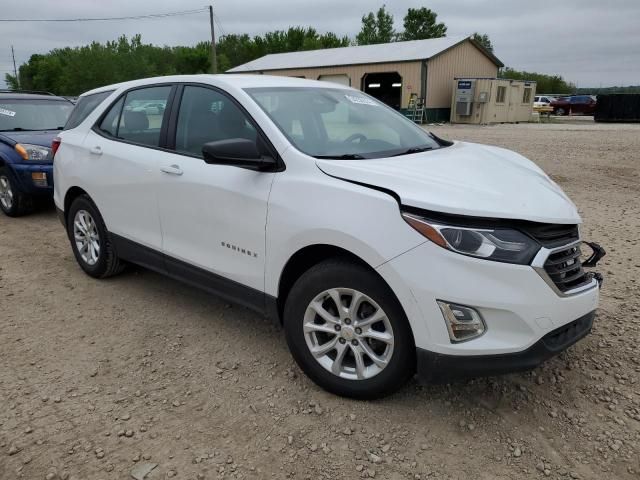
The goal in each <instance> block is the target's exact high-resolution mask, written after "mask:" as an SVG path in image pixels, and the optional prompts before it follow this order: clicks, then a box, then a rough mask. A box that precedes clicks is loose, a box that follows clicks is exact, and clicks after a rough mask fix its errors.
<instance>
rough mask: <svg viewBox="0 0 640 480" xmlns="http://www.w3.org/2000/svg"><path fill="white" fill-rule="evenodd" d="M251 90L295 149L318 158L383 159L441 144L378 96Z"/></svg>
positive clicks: (312, 90) (303, 89) (287, 89)
mask: <svg viewBox="0 0 640 480" xmlns="http://www.w3.org/2000/svg"><path fill="white" fill-rule="evenodd" d="M246 92H247V93H248V94H249V95H250V96H251V98H253V99H254V100H255V101H256V102H257V103H258V105H260V107H261V108H262V109H263V110H264V111H265V112H266V113H267V115H269V117H270V118H271V119H272V120H273V121H274V123H275V124H276V125H277V126H278V128H279V129H280V130H281V131H282V133H284V135H286V136H287V138H288V139H289V141H290V142H291V143H292V144H293V145H295V147H296V148H297V149H298V150H300V151H302V152H304V153H306V154H307V155H311V156H313V157H318V158H344V159H350V158H353V159H361V158H380V157H388V156H393V155H402V154H408V153H416V152H419V151H423V150H430V149H434V148H438V147H439V144H438V143H437V142H436V140H434V138H433V137H432V136H431V135H429V134H428V133H427V132H426V131H424V130H423V129H422V128H420V127H419V126H417V125H416V124H414V123H413V122H411V121H410V120H408V119H407V118H405V117H403V116H402V115H401V114H399V113H398V112H396V111H394V110H392V109H391V108H389V107H387V106H386V105H384V104H383V103H380V102H379V101H378V100H376V99H374V98H372V97H369V96H368V95H365V94H363V93H361V92H358V91H354V90H345V89H336V88H330V87H327V88H324V87H312V88H309V87H281V88H249V89H246Z"/></svg>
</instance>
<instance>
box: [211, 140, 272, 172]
mask: <svg viewBox="0 0 640 480" xmlns="http://www.w3.org/2000/svg"><path fill="white" fill-rule="evenodd" d="M202 155H203V156H204V161H205V162H206V163H209V164H216V165H235V166H237V167H241V168H248V169H250V170H268V169H270V168H273V167H275V165H276V161H275V159H273V158H271V157H268V156H264V155H262V154H261V153H260V151H259V150H258V145H257V144H256V142H253V141H251V140H247V139H246V138H230V139H228V140H218V141H217V142H208V143H205V144H204V145H203V146H202Z"/></svg>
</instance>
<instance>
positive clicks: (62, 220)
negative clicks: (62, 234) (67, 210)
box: [56, 207, 67, 230]
mask: <svg viewBox="0 0 640 480" xmlns="http://www.w3.org/2000/svg"><path fill="white" fill-rule="evenodd" d="M56 215H58V220H60V223H61V224H62V226H63V227H64V228H65V230H66V229H67V222H66V217H65V215H64V210H62V209H61V208H58V207H56Z"/></svg>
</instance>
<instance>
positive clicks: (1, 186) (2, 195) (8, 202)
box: [0, 175, 13, 210]
mask: <svg viewBox="0 0 640 480" xmlns="http://www.w3.org/2000/svg"><path fill="white" fill-rule="evenodd" d="M0 203H2V206H3V207H4V209H5V210H11V207H13V190H12V189H11V183H10V182H9V178H8V177H6V176H5V175H2V176H1V177H0Z"/></svg>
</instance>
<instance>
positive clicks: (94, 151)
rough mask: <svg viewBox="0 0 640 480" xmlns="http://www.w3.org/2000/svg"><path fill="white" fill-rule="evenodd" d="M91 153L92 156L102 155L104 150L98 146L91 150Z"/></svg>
mask: <svg viewBox="0 0 640 480" xmlns="http://www.w3.org/2000/svg"><path fill="white" fill-rule="evenodd" d="M89 153H90V154H92V155H102V148H100V146H99V145H97V146H95V147H93V148H91V149H90V150H89Z"/></svg>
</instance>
